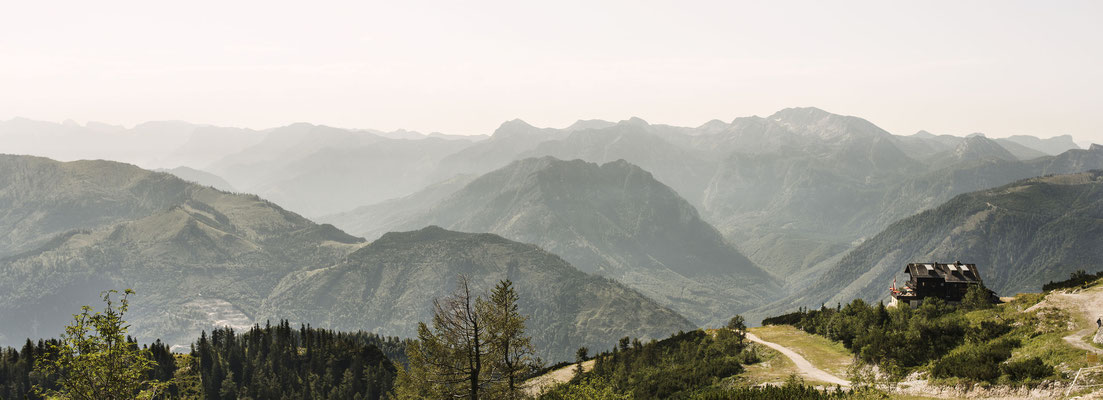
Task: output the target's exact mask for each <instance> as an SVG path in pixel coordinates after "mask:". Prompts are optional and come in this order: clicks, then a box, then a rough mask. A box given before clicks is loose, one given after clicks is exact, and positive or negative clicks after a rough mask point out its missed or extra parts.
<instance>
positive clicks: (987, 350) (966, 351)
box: [931, 339, 1019, 382]
mask: <svg viewBox="0 0 1103 400" xmlns="http://www.w3.org/2000/svg"><path fill="white" fill-rule="evenodd" d="M1018 345H1019V341H1018V340H1014V339H1002V340H997V341H994V342H991V343H987V344H975V343H972V344H967V345H964V346H962V347H961V348H959V349H957V350H955V351H954V352H953V353H951V354H949V355H947V356H945V357H942V358H941V359H939V360H938V361H937V362H935V365H934V368H933V369H932V370H931V374H932V375H934V377H936V378H950V377H958V378H965V379H970V380H974V381H986V382H992V381H995V380H996V378H999V377H1000V373H1001V371H1000V363H1001V362H1003V361H1004V360H1007V359H1008V358H1011V350H1012V349H1014V348H1015V347H1017V346H1018Z"/></svg>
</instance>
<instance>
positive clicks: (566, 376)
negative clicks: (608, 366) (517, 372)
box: [524, 360, 594, 396]
mask: <svg viewBox="0 0 1103 400" xmlns="http://www.w3.org/2000/svg"><path fill="white" fill-rule="evenodd" d="M577 367H578V364H571V365H568V366H566V367H563V368H560V369H557V370H554V371H551V372H548V373H546V374H544V375H540V376H538V377H535V378H532V379H529V380H527V381H525V385H524V387H525V393H528V394H529V395H531V396H536V395H539V394H540V392H542V391H543V390H544V389H546V388H550V387H552V386H554V385H556V384H560V383H563V382H566V381H569V380H571V378H574V372H575V368H577ZM592 369H594V360H590V361H583V362H582V370H583V371H585V372H589V371H590V370H592Z"/></svg>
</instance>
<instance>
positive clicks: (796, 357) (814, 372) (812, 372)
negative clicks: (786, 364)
mask: <svg viewBox="0 0 1103 400" xmlns="http://www.w3.org/2000/svg"><path fill="white" fill-rule="evenodd" d="M747 339H750V340H751V341H752V342H755V343H761V344H762V345H764V346H766V347H769V348H771V349H774V350H777V351H779V352H781V354H784V355H785V356H786V357H789V359H790V360H793V364H796V366H797V369H798V370H800V372H801V374H803V375H804V376H805V378H810V379H812V380H816V381H821V382H827V383H832V384H836V385H840V386H850V381H848V380H846V379H842V378H839V377H837V376H835V375H831V374H830V373H828V372H827V371H824V370H821V369H819V368H816V367H815V366H813V365H812V363H810V362H808V360H806V359H805V358H804V357H802V356H801V355H800V354H797V353H796V352H795V351H792V350H789V348H787V347H785V346H782V345H780V344H777V343H773V342H767V341H765V340H762V339H759V338H758V336H755V335H754V334H753V333H750V332H748V333H747Z"/></svg>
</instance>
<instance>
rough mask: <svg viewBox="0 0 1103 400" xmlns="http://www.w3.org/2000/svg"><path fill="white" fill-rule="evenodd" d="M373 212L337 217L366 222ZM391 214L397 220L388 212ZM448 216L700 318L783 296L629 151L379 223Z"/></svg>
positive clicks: (459, 226) (502, 175)
mask: <svg viewBox="0 0 1103 400" xmlns="http://www.w3.org/2000/svg"><path fill="white" fill-rule="evenodd" d="M364 218H369V219H370V218H373V216H372V215H361V216H356V215H345V216H343V217H342V218H340V220H338V219H334V220H333V222H334V223H338V224H341V225H342V226H345V225H346V224H347V225H349V226H361V227H366V226H369V224H370V223H371V222H373V221H368V220H365V219H364ZM388 222H389V221H388ZM426 225H439V226H443V227H445V228H447V229H453V230H459V231H465V232H491V233H496V234H499V235H502V236H503V237H506V238H509V239H511V240H517V241H520V242H527V243H534V244H537V245H539V246H541V248H543V249H545V250H547V251H549V252H552V253H555V254H558V255H559V256H561V257H563V258H564V259H565V260H567V261H569V262H570V263H571V264H572V265H574V266H575V267H577V268H579V269H581V270H583V271H587V272H596V273H598V274H601V275H604V276H607V277H611V278H614V279H617V280H618V281H620V282H623V283H625V284H627V285H628V286H630V287H633V288H635V289H637V290H640V291H641V292H642V293H644V294H645V295H648V296H649V297H652V298H654V299H656V300H658V301H659V302H660V303H662V304H665V305H668V306H670V307H672V308H673V309H674V310H676V311H678V312H679V313H681V314H683V315H686V316H687V317H690V318H691V319H692V320H694V321H695V322H697V323H711V324H714V325H715V324H717V323H719V322H721V321H722V320H724V319H726V318H730V317H731V315H733V313H735V312H738V311H739V310H741V309H746V308H748V307H751V306H753V305H754V304H756V303H759V302H762V301H764V300H765V299H769V298H771V297H773V296H777V295H779V294H780V293H779V289H780V288H779V286H778V284H777V281H776V279H775V278H774V277H773V276H771V275H770V274H768V273H766V272H765V271H763V270H761V269H759V268H758V267H757V266H756V265H755V264H754V263H753V262H751V261H749V260H747V258H746V257H744V256H743V255H741V254H740V253H739V252H738V251H737V250H735V249H734V248H732V247H731V246H730V245H728V244H727V242H726V241H725V240H724V238H723V237H722V236H721V235H720V234H719V232H717V231H716V229H714V228H713V227H712V226H710V225H709V224H708V223H706V222H704V221H703V220H701V219H700V217H699V216H698V214H697V211H696V210H695V209H694V207H693V206H692V205H690V204H689V203H688V202H687V201H686V200H684V199H682V198H681V197H680V196H678V194H677V193H676V192H674V191H673V190H672V189H670V188H669V187H668V186H666V185H663V184H662V183H659V182H658V181H656V180H655V179H654V177H652V175H651V174H650V173H649V172H647V171H644V170H643V169H641V168H639V167H637V166H635V165H632V164H629V163H628V162H625V161H623V160H621V161H614V162H610V163H606V164H604V165H597V164H593V163H587V162H584V161H581V160H574V161H562V160H558V159H555V158H552V157H543V158H530V159H525V160H521V161H517V162H514V163H512V164H510V165H508V166H506V167H504V168H501V169H499V170H496V171H493V172H491V173H488V174H486V175H483V176H481V177H479V178H477V179H475V180H473V181H471V182H470V183H468V184H467V185H466V186H464V187H463V188H462V189H460V190H459V191H457V192H455V193H454V194H452V195H451V196H450V197H447V198H445V199H443V200H441V201H439V202H437V203H435V204H433V205H431V206H428V207H425V208H423V209H422V210H421V211H420V212H418V213H411V215H410V216H409V217H407V218H405V219H404V220H402V221H393V224H392V225H390V226H377V227H375V228H374V229H371V230H367V231H354V232H357V234H363V235H366V236H368V237H374V236H375V235H377V234H378V232H382V231H392V230H406V229H416V227H418V226H426Z"/></svg>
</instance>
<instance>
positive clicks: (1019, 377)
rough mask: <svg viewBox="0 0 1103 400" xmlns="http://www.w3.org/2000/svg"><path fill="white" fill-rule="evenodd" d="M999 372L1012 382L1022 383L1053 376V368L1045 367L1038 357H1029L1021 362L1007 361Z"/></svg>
mask: <svg viewBox="0 0 1103 400" xmlns="http://www.w3.org/2000/svg"><path fill="white" fill-rule="evenodd" d="M1000 372H1003V374H1004V375H1007V377H1008V378H1009V379H1010V380H1011V381H1013V382H1022V381H1028V380H1037V379H1042V378H1045V377H1048V376H1051V375H1053V367H1051V366H1049V365H1046V363H1044V362H1042V359H1040V358H1038V357H1029V358H1024V359H1021V360H1015V361H1008V362H1007V363H1004V364H1003V365H1000Z"/></svg>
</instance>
